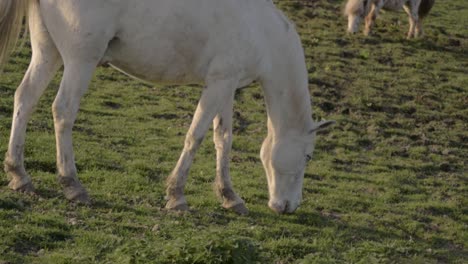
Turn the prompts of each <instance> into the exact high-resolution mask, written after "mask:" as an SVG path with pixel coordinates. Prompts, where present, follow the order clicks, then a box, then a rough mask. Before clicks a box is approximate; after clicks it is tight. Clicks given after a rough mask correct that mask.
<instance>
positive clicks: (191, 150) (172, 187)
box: [166, 80, 238, 210]
mask: <svg viewBox="0 0 468 264" xmlns="http://www.w3.org/2000/svg"><path fill="white" fill-rule="evenodd" d="M237 83H238V82H237V81H232V80H227V81H226V80H215V81H212V82H207V87H206V88H205V89H204V90H203V92H202V96H201V98H200V102H199V103H198V106H197V110H196V111H195V115H194V117H193V120H192V124H191V125H190V128H189V131H188V132H187V135H186V138H185V144H184V149H183V150H182V153H181V155H180V158H179V161H178V162H177V165H176V166H175V168H174V170H173V171H172V173H171V175H170V176H169V177H168V179H167V189H166V194H167V197H166V199H167V204H166V208H167V209H172V210H187V209H188V205H187V201H186V199H185V196H184V187H185V183H186V181H187V176H188V172H189V169H190V166H191V165H192V162H193V158H194V157H195V152H196V151H197V149H198V147H199V146H200V144H201V142H202V141H203V138H204V136H205V134H206V132H207V130H208V128H209V127H210V124H211V122H212V121H213V118H214V117H215V115H216V114H217V113H219V112H220V110H221V109H222V106H223V105H224V104H225V103H226V102H227V101H229V100H232V98H231V97H232V96H233V93H234V90H235V89H236V88H237Z"/></svg>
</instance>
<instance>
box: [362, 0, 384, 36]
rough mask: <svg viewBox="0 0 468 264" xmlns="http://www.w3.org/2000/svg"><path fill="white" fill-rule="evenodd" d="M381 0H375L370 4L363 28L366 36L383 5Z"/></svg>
mask: <svg viewBox="0 0 468 264" xmlns="http://www.w3.org/2000/svg"><path fill="white" fill-rule="evenodd" d="M383 4H384V3H383V1H376V2H374V3H372V4H371V8H370V11H369V14H367V16H366V19H365V20H366V25H365V28H364V35H366V36H368V35H369V34H370V33H371V31H372V28H373V27H374V24H375V19H376V18H377V16H378V14H379V11H380V9H382V7H383Z"/></svg>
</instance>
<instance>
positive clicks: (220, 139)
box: [213, 96, 248, 214]
mask: <svg viewBox="0 0 468 264" xmlns="http://www.w3.org/2000/svg"><path fill="white" fill-rule="evenodd" d="M233 100H234V97H233V96H232V97H231V98H230V100H229V102H226V104H225V105H224V108H223V110H222V111H221V112H220V113H219V114H218V115H217V116H216V117H215V119H214V120H213V141H214V143H215V147H216V180H215V191H216V193H217V194H218V196H219V197H220V198H221V199H222V200H223V207H224V208H226V209H231V210H233V211H234V212H236V213H238V214H247V213H248V210H247V208H246V207H245V202H244V201H243V200H242V199H241V198H240V197H239V196H238V195H237V194H236V192H235V191H234V190H233V188H232V183H231V177H230V175H229V153H230V152H231V146H232V109H233Z"/></svg>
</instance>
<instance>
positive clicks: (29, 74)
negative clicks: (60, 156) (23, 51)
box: [4, 8, 62, 192]
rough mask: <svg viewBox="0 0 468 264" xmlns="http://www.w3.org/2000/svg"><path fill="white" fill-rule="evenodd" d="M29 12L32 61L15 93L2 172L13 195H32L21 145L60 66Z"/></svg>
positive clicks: (59, 58)
mask: <svg viewBox="0 0 468 264" xmlns="http://www.w3.org/2000/svg"><path fill="white" fill-rule="evenodd" d="M36 12H37V11H36V10H35V9H34V8H31V11H30V30H31V48H32V51H33V53H32V58H31V63H30V64H29V68H28V70H27V71H26V74H25V76H24V78H23V81H22V82H21V84H20V86H19V87H18V89H17V90H16V93H15V103H14V110H13V121H12V127H11V135H10V141H9V145H8V151H7V153H6V155H5V161H4V168H5V172H6V173H7V175H8V177H10V178H11V181H10V183H9V185H8V186H9V187H10V188H11V189H13V190H15V191H22V192H32V191H34V186H33V185H32V183H31V178H30V177H29V175H28V174H27V173H26V170H25V168H24V154H23V152H24V143H25V137H26V127H27V123H28V121H29V119H30V117H31V114H32V112H33V110H34V108H35V106H36V105H37V102H38V101H39V97H40V96H41V95H42V94H43V93H44V90H45V89H46V88H47V86H48V84H49V83H50V81H51V79H52V78H53V76H54V75H55V73H56V72H57V70H58V68H60V66H61V65H62V59H61V57H60V54H59V52H58V51H57V48H56V47H55V45H54V43H53V42H52V40H51V39H50V36H49V34H48V33H47V30H45V28H44V26H43V24H42V21H41V20H40V19H38V14H37V13H36Z"/></svg>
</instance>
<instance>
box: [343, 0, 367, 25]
mask: <svg viewBox="0 0 468 264" xmlns="http://www.w3.org/2000/svg"><path fill="white" fill-rule="evenodd" d="M368 9H369V0H348V2H347V3H346V7H345V11H344V14H345V15H346V16H347V17H348V32H349V33H356V32H357V31H358V29H359V23H360V22H361V20H362V19H363V18H364V17H365V16H366V14H367V13H368Z"/></svg>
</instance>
